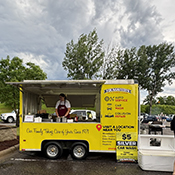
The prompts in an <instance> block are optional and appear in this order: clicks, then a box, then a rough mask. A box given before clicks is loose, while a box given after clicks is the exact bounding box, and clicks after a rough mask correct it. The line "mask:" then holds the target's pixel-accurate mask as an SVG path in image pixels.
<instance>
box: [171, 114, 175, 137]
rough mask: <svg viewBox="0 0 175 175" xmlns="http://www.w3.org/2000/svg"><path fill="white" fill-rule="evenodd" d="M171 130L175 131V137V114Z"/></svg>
mask: <svg viewBox="0 0 175 175" xmlns="http://www.w3.org/2000/svg"><path fill="white" fill-rule="evenodd" d="M171 130H172V131H174V137H175V116H174V117H173V120H172V121H171Z"/></svg>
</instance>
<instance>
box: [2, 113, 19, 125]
mask: <svg viewBox="0 0 175 175" xmlns="http://www.w3.org/2000/svg"><path fill="white" fill-rule="evenodd" d="M1 120H2V121H4V122H8V123H13V122H14V121H16V113H15V111H12V112H10V113H2V114H1Z"/></svg>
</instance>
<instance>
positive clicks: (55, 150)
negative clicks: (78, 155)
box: [43, 142, 63, 159]
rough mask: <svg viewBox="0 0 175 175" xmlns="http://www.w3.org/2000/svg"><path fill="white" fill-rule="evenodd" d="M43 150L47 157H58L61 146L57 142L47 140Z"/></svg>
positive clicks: (61, 152)
mask: <svg viewBox="0 0 175 175" xmlns="http://www.w3.org/2000/svg"><path fill="white" fill-rule="evenodd" d="M43 151H44V154H45V156H46V157H47V158H49V159H57V158H60V157H61V156H62V154H63V148H62V146H61V145H60V144H59V143H58V142H47V143H46V144H45V145H44V148H43Z"/></svg>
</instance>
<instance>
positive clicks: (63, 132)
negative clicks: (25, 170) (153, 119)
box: [8, 80, 139, 162]
mask: <svg viewBox="0 0 175 175" xmlns="http://www.w3.org/2000/svg"><path fill="white" fill-rule="evenodd" d="M8 84H11V85H13V86H17V87H18V88H19V89H20V148H19V149H20V151H43V153H44V154H45V155H46V156H47V157H48V158H51V159H56V158H59V157H61V155H62V153H63V150H64V149H69V150H70V152H71V155H72V157H73V158H75V159H84V158H85V157H86V156H87V155H88V152H104V153H105V152H106V153H116V159H117V161H118V162H123V161H130V162H136V161H137V141H138V110H139V108H138V106H139V105H138V103H139V100H138V83H137V82H136V81H134V80H24V81H23V82H8ZM60 93H64V94H66V96H67V99H68V100H69V101H70V103H71V106H72V108H74V107H79V108H84V109H88V108H92V107H93V108H94V109H95V112H96V119H95V120H90V119H89V120H78V121H76V122H75V121H74V118H73V116H72V119H70V120H67V122H65V123H63V122H56V121H55V122H54V121H53V119H52V118H48V119H47V120H45V119H42V117H40V118H39V119H38V117H37V115H36V114H37V113H38V111H40V110H41V106H42V100H43V101H44V103H45V104H46V106H47V107H55V104H56V102H57V100H58V98H59V94H60ZM54 112H55V111H53V113H54ZM49 116H51V114H49Z"/></svg>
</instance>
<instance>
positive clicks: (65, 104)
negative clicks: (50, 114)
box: [55, 93, 71, 118]
mask: <svg viewBox="0 0 175 175" xmlns="http://www.w3.org/2000/svg"><path fill="white" fill-rule="evenodd" d="M59 99H60V100H59V101H57V103H56V106H55V108H56V115H57V117H63V118H64V117H66V118H70V114H69V112H70V108H71V104H70V102H69V101H68V100H67V98H66V95H65V94H63V93H61V94H60V95H59Z"/></svg>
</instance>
